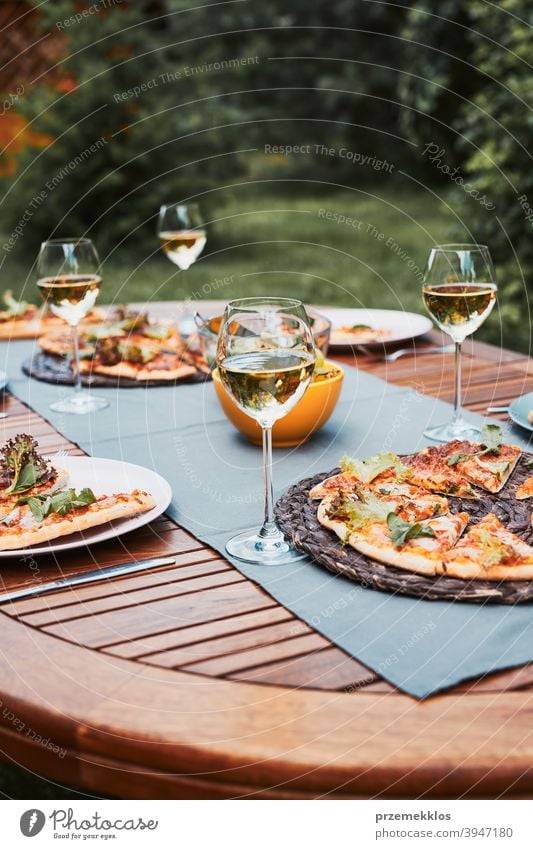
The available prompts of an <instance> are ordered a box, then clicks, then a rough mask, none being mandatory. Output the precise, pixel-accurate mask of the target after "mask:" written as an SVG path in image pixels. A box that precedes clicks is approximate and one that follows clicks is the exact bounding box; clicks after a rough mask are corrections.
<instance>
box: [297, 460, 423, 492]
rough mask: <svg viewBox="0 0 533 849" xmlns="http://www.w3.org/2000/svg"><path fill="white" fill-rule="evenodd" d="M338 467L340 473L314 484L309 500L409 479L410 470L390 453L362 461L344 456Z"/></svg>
mask: <svg viewBox="0 0 533 849" xmlns="http://www.w3.org/2000/svg"><path fill="white" fill-rule="evenodd" d="M339 465H340V468H341V471H340V473H339V474H337V475H332V476H331V477H329V478H326V479H325V480H323V481H321V482H320V483H318V484H316V486H314V487H313V488H312V489H311V490H310V492H309V497H310V498H312V499H313V500H315V499H316V500H318V499H322V498H325V497H326V496H327V495H330V494H331V493H332V492H334V491H338V490H341V491H343V492H351V491H352V490H353V489H354V488H355V487H357V486H358V485H360V484H365V485H366V484H373V485H374V486H375V487H377V486H378V485H380V484H385V483H387V482H393V481H398V482H399V481H404V480H409V479H410V478H411V471H410V469H408V468H407V467H406V466H405V465H404V464H403V462H402V460H401V459H400V458H399V457H398V456H397V455H396V454H393V453H392V452H391V451H382V452H381V453H379V454H375V455H374V456H373V457H367V458H366V459H363V460H359V459H354V458H353V457H347V456H344V457H343V458H342V459H341V461H340V464H339Z"/></svg>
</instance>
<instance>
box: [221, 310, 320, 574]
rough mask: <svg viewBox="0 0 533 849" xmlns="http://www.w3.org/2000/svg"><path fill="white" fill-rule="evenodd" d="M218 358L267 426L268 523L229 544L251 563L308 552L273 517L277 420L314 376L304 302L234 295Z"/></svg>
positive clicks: (241, 398) (250, 410)
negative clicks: (288, 538)
mask: <svg viewBox="0 0 533 849" xmlns="http://www.w3.org/2000/svg"><path fill="white" fill-rule="evenodd" d="M216 359H217V365H218V369H219V373H220V377H221V380H222V382H223V384H224V386H225V388H226V389H227V391H228V392H229V394H230V395H231V396H232V397H233V399H234V400H235V401H236V403H237V404H238V406H239V407H240V408H241V410H242V411H243V412H244V413H246V414H247V415H248V416H250V417H251V418H253V419H255V420H256V421H257V422H258V423H259V424H260V425H261V428H262V431H263V476H264V495H265V516H264V522H263V526H262V527H261V529H260V530H259V531H257V530H251V531H245V532H244V533H242V534H239V535H238V536H235V537H233V539H230V540H229V542H228V543H227V544H226V550H227V551H228V553H229V554H231V555H233V557H237V558H238V559H239V560H245V561H247V562H248V563H258V564H265V565H275V564H278V563H287V562H289V561H292V560H297V559H299V558H300V557H302V556H303V555H302V554H300V553H299V552H297V551H295V549H293V548H292V547H291V546H290V545H289V543H288V542H287V541H286V539H285V537H284V536H283V533H282V532H281V530H280V529H279V527H278V525H277V524H276V521H275V518H274V491H273V484H272V426H273V424H274V422H276V421H278V419H281V418H283V416H285V415H287V413H288V412H289V411H290V410H292V408H293V407H294V406H295V405H296V404H297V403H298V401H299V400H300V398H301V397H302V395H303V394H304V392H305V391H306V389H307V387H308V386H309V384H310V382H311V378H312V376H313V371H314V367H315V353H314V344H313V335H312V331H311V328H310V326H309V319H308V317H307V314H306V312H305V308H304V306H303V304H302V303H301V301H297V300H293V299H291V298H242V299H240V300H236V301H230V303H229V304H228V305H227V307H226V310H225V312H224V317H223V319H222V324H221V327H220V333H219V337H218V345H217V357H216Z"/></svg>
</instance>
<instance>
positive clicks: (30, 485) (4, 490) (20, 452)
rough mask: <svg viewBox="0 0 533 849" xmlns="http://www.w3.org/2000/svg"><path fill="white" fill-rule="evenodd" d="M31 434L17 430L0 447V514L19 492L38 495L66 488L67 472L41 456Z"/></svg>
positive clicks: (11, 504)
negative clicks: (14, 434)
mask: <svg viewBox="0 0 533 849" xmlns="http://www.w3.org/2000/svg"><path fill="white" fill-rule="evenodd" d="M38 447H39V446H38V444H37V442H36V441H35V439H34V438H33V437H32V436H28V435H27V434H25V433H19V434H17V436H15V437H14V438H13V439H9V440H8V441H7V442H6V443H5V444H4V445H3V447H2V448H1V449H0V515H1V514H3V513H5V512H6V511H9V509H10V508H11V506H13V505H14V504H16V502H17V500H18V499H19V498H20V497H21V495H39V494H42V493H50V492H54V491H55V490H57V489H61V488H63V487H65V486H66V485H67V483H68V479H69V474H68V472H67V471H66V470H65V469H56V468H55V467H54V466H53V465H52V464H51V463H50V462H49V461H48V460H45V459H44V457H42V456H41V455H40V453H39V450H38Z"/></svg>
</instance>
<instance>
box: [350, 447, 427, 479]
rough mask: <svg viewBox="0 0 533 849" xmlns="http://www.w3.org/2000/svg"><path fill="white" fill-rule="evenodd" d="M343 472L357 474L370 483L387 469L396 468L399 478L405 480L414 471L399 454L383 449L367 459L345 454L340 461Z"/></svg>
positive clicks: (359, 477)
mask: <svg viewBox="0 0 533 849" xmlns="http://www.w3.org/2000/svg"><path fill="white" fill-rule="evenodd" d="M339 466H340V468H341V469H342V471H343V472H348V473H349V474H353V475H355V476H356V477H357V478H358V479H359V480H360V481H361V482H362V483H370V481H373V480H374V478H377V476H378V475H380V474H381V473H382V472H384V471H385V470H386V469H391V468H392V469H394V471H395V472H396V476H397V478H398V480H405V479H406V478H408V477H410V476H411V474H412V472H411V469H409V468H408V466H404V464H403V463H402V461H401V460H400V458H399V457H398V455H397V454H393V453H392V451H382V452H381V453H380V454H375V455H374V456H373V457H367V458H366V459H365V460H358V459H354V458H353V457H348V456H347V455H344V457H342V459H341V461H340V463H339Z"/></svg>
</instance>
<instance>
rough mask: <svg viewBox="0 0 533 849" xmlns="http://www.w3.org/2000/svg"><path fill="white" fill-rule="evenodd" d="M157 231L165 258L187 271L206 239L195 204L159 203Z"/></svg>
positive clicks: (198, 209)
mask: <svg viewBox="0 0 533 849" xmlns="http://www.w3.org/2000/svg"><path fill="white" fill-rule="evenodd" d="M157 235H158V236H159V240H160V242H161V247H162V248H163V251H164V253H165V254H166V255H167V256H168V258H169V260H170V261H171V262H173V263H174V265H177V266H178V268H180V269H181V271H187V269H188V268H190V266H191V265H192V264H193V262H196V260H197V259H198V257H199V256H200V254H201V253H202V251H203V249H204V248H205V243H206V241H207V233H206V230H205V225H204V223H203V219H202V215H201V213H200V207H199V206H198V204H197V203H187V204H184V203H171V204H168V205H166V204H163V206H162V207H161V209H160V210H159V220H158V224H157Z"/></svg>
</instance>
